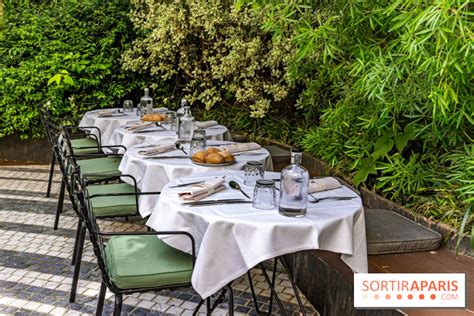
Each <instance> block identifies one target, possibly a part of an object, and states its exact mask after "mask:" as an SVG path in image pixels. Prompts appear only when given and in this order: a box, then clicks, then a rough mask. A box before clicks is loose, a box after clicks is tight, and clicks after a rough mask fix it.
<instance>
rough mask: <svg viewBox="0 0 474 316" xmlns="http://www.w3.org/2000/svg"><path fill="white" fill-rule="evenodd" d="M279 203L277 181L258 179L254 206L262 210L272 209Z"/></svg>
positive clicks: (254, 193) (254, 194) (254, 192)
mask: <svg viewBox="0 0 474 316" xmlns="http://www.w3.org/2000/svg"><path fill="white" fill-rule="evenodd" d="M277 205H278V203H277V194H276V189H275V181H273V180H257V182H256V184H255V189H254V191H253V202H252V206H253V207H255V208H258V209H260V210H272V209H276V208H277Z"/></svg>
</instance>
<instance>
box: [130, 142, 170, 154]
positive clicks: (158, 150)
mask: <svg viewBox="0 0 474 316" xmlns="http://www.w3.org/2000/svg"><path fill="white" fill-rule="evenodd" d="M175 149H176V145H175V144H169V145H158V146H154V147H151V148H149V149H147V150H140V151H138V153H139V154H141V155H143V156H153V155H156V154H162V153H166V152H168V151H172V150H175Z"/></svg>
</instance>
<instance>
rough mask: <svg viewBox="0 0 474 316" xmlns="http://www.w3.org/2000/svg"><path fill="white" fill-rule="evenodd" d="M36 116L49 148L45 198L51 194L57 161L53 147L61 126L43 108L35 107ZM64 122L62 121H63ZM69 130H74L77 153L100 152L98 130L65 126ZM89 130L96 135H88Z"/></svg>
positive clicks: (73, 142)
mask: <svg viewBox="0 0 474 316" xmlns="http://www.w3.org/2000/svg"><path fill="white" fill-rule="evenodd" d="M37 110H38V114H39V117H40V121H41V124H42V125H43V128H44V130H45V133H46V139H47V141H48V143H49V145H50V146H51V150H52V155H51V166H50V170H49V178H48V187H47V190H46V197H49V196H50V194H51V185H52V183H53V175H54V165H55V162H56V161H57V157H56V156H55V150H54V146H55V144H56V140H57V137H58V136H59V134H60V133H61V124H57V123H56V122H55V120H54V119H53V116H52V115H51V114H50V113H49V111H48V109H47V108H45V107H44V106H42V105H40V104H38V105H37ZM63 122H64V120H63ZM67 127H68V128H69V129H71V131H72V130H74V131H75V132H74V139H73V140H72V146H73V147H74V148H75V149H76V151H77V152H78V153H94V152H100V151H101V143H100V129H98V128H97V127H95V126H83V127H81V129H79V128H77V127H74V126H67ZM90 130H96V133H97V135H99V137H97V136H96V135H94V134H92V133H90Z"/></svg>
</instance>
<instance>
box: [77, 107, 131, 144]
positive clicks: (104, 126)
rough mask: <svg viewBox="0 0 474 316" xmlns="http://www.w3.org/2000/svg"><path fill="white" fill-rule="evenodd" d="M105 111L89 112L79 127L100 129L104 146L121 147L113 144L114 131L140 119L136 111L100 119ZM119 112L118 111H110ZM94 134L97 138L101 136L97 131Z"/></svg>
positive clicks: (93, 130)
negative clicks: (100, 114)
mask: <svg viewBox="0 0 474 316" xmlns="http://www.w3.org/2000/svg"><path fill="white" fill-rule="evenodd" d="M104 110H105V109H100V110H94V111H89V112H87V113H86V114H84V116H83V117H82V119H81V121H80V122H79V127H81V126H95V127H97V128H99V130H100V134H101V139H100V141H101V143H102V145H103V146H110V145H120V144H114V143H113V142H111V138H112V134H113V133H114V131H115V130H116V129H117V128H119V127H122V126H125V125H127V124H129V123H132V122H138V121H139V120H140V118H139V117H138V116H137V114H136V113H135V111H134V112H133V113H125V114H124V115H117V116H112V117H99V116H98V114H99V113H101V111H104ZM110 110H111V111H113V110H118V109H110ZM91 131H92V134H94V135H95V136H97V137H98V136H99V135H98V133H97V130H96V129H92V130H91Z"/></svg>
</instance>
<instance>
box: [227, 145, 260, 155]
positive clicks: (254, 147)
mask: <svg viewBox="0 0 474 316" xmlns="http://www.w3.org/2000/svg"><path fill="white" fill-rule="evenodd" d="M260 148H262V146H260V145H259V144H257V143H235V144H230V145H222V146H219V149H220V150H227V151H229V152H230V153H231V154H235V153H239V152H242V151H249V150H257V149H260Z"/></svg>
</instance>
